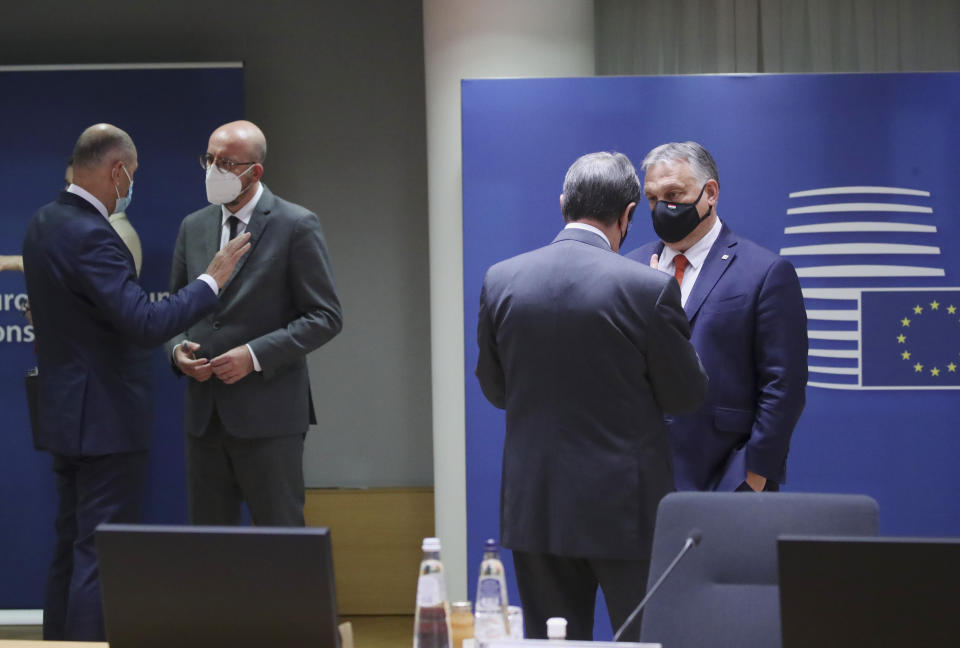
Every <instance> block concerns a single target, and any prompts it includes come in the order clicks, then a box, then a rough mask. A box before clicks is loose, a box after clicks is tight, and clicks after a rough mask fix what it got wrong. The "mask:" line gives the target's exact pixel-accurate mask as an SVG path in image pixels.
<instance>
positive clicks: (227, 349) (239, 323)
mask: <svg viewBox="0 0 960 648" xmlns="http://www.w3.org/2000/svg"><path fill="white" fill-rule="evenodd" d="M266 151H267V142H266V138H265V137H264V135H263V133H262V132H261V131H260V129H259V128H257V126H256V125H254V124H252V123H250V122H248V121H237V122H231V123H229V124H224V125H223V126H221V127H220V128H218V129H217V130H215V131H214V132H213V134H212V135H211V136H210V141H209V143H208V145H207V152H206V154H205V155H203V156H202V157H201V165H202V166H203V167H204V169H206V190H207V200H209V201H210V202H211V203H212V204H211V205H209V206H207V207H204V208H203V209H200V210H199V211H196V212H194V213H192V214H190V215H189V216H187V217H186V218H185V219H184V220H183V223H182V224H181V226H180V234H179V236H178V237H177V245H176V250H175V252H174V255H173V268H172V271H171V279H170V289H171V291H175V290H178V289H179V288H180V286H182V285H183V284H184V282H186V281H187V279H188V277H190V276H191V274H190V273H192V272H194V270H195V268H197V267H200V266H202V265H203V264H204V263H206V262H207V260H208V259H209V258H210V257H211V256H213V254H214V253H215V252H216V251H217V249H218V247H219V246H222V245H223V244H224V243H225V241H227V240H229V239H231V238H232V237H233V236H235V235H236V234H237V233H242V232H248V233H249V234H250V236H251V238H250V243H251V246H252V249H251V252H250V254H249V255H247V256H246V257H245V258H244V259H243V261H242V262H241V263H240V264H238V265H237V269H236V271H235V272H234V275H233V277H232V278H231V279H230V281H229V282H228V283H227V285H226V286H224V288H223V290H221V292H220V303H219V306H218V308H217V310H216V311H214V312H213V313H212V314H211V315H209V316H208V317H206V318H205V319H203V320H201V321H200V322H198V323H197V324H195V325H193V326H191V327H190V328H188V329H186V330H185V331H184V332H183V333H182V334H180V335H178V336H177V337H175V338H173V339H172V340H170V341H169V342H168V343H167V350H168V353H169V354H170V358H171V360H172V362H173V368H174V371H175V372H176V373H178V374H182V375H185V376H186V377H187V398H186V417H185V427H186V433H187V479H188V498H189V509H190V521H191V522H192V523H194V524H239V523H240V521H241V506H242V504H243V503H246V504H247V507H248V509H249V510H250V516H251V518H252V520H253V522H254V524H257V525H268V526H302V525H303V523H304V520H303V501H304V484H303V442H304V437H305V435H306V432H307V428H308V426H309V424H310V423H314V422H316V421H315V419H314V416H313V404H312V400H311V396H310V381H309V376H308V374H307V364H306V355H307V354H308V353H309V352H310V351H312V350H314V349H316V348H318V347H320V346H321V345H323V344H325V343H326V342H327V341H329V340H330V339H331V338H333V337H334V336H335V335H336V334H337V333H339V331H340V327H341V323H342V317H341V312H340V302H339V300H338V299H337V294H336V291H335V289H334V285H333V279H332V276H331V271H330V262H329V259H328V255H327V247H326V244H325V242H324V238H323V233H322V231H321V228H320V221H319V220H318V219H317V217H316V215H314V214H313V213H311V212H310V211H309V210H307V209H304V208H303V207H300V206H299V205H295V204H293V203H290V202H287V201H285V200H283V199H281V198H279V197H277V196H275V195H274V194H273V193H272V192H271V191H270V190H269V189H267V187H266V186H265V185H264V184H263V183H262V182H261V181H260V180H261V178H262V177H263V173H264V159H265V157H266Z"/></svg>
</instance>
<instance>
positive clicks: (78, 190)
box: [67, 184, 110, 221]
mask: <svg viewBox="0 0 960 648" xmlns="http://www.w3.org/2000/svg"><path fill="white" fill-rule="evenodd" d="M67 193H72V194H74V195H75V196H80V197H81V198H83V199H84V200H86V201H87V202H88V203H90V204H91V205H93V206H94V207H96V208H97V211H98V212H100V215H101V216H103V217H104V218H106V219H107V220H108V221H109V220H110V214H108V213H107V206H106V205H104V204H103V203H102V202H100V199H99V198H97V197H96V196H94V195H93V194H92V193H90V192H89V191H87V190H86V189H84V188H83V187H81V186H79V185H75V184H71V185H70V186H69V187H67Z"/></svg>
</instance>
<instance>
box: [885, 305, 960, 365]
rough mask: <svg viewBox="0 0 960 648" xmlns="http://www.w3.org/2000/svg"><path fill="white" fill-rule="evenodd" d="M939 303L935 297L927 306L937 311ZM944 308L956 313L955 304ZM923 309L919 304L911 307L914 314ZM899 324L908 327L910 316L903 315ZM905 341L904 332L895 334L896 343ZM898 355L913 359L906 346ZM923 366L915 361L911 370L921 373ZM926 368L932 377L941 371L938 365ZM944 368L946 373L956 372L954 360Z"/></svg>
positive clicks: (950, 313) (949, 312)
mask: <svg viewBox="0 0 960 648" xmlns="http://www.w3.org/2000/svg"><path fill="white" fill-rule="evenodd" d="M941 305H942V304H941V303H940V302H938V301H937V300H936V299H934V300H933V301H932V302H930V306H929V308H930V310H931V311H938V310H940V306H941ZM946 310H947V314H948V315H956V314H957V307H956V306H955V305H953V304H950V305H948V306H947V308H946ZM923 311H924V307H923V306H921V305H920V304H917V305H916V306H914V307H913V314H914V315H922V314H923ZM900 326H901V328H904V329H908V328H910V318H909V316H908V317H904V318H903V319H902V320H900ZM906 343H907V336H906V335H905V334H904V333H901V334H900V335H898V336H897V344H906ZM900 357H901V358H902V359H904V360H911V359H913V358H911V357H910V351H909V350H908V349H906V348H904V350H903V351H902V352H900ZM924 368H925V367H924V366H923V364H921V363H920V362H915V363H914V365H913V371H914V373H923V370H924ZM927 370H928V371H929V372H930V375H931V376H933V377H934V378H937V377H939V376H940V374H941V373H942V372H941V369H940V367H936V366H935V367H930V368H929V369H927ZM946 370H947V372H948V373H957V364H956V363H955V362H950V363H949V364H948V365H947V366H946Z"/></svg>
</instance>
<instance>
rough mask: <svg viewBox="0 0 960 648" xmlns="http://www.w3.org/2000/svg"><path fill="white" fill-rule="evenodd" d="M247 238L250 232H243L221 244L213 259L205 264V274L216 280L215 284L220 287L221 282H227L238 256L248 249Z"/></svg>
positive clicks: (248, 238)
mask: <svg viewBox="0 0 960 648" xmlns="http://www.w3.org/2000/svg"><path fill="white" fill-rule="evenodd" d="M249 240H250V232H244V233H243V234H241V235H240V236H238V237H237V238H235V239H233V240H231V241H229V242H228V243H227V244H226V245H224V246H223V249H222V250H220V251H219V252H217V253H216V255H214V257H213V261H211V262H210V265H208V266H207V270H206V274H208V275H210V276H211V277H213V280H214V281H216V282H217V286H219V287H220V288H223V284H225V283H227V280H228V279H229V278H230V275H232V274H233V269H234V268H235V267H236V265H237V261H239V260H240V257H242V256H243V255H244V254H246V253H247V250H249V249H250V243H249V242H248V241H249Z"/></svg>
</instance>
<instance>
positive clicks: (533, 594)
mask: <svg viewBox="0 0 960 648" xmlns="http://www.w3.org/2000/svg"><path fill="white" fill-rule="evenodd" d="M513 566H514V570H515V571H516V575H517V585H518V587H519V590H520V603H521V605H522V606H523V628H524V635H525V636H526V637H527V638H528V639H546V638H547V619H549V618H550V617H555V616H560V617H564V618H565V619H566V620H567V639H578V640H583V641H590V640H592V639H593V617H594V603H595V602H596V597H597V587H598V586H599V587H600V588H601V589H602V590H603V598H604V599H605V600H606V603H607V612H608V614H609V615H610V625H612V626H613V630H614V632H616V630H617V628H619V627H620V625H621V624H623V622H624V621H626V620H627V617H628V616H630V613H631V612H632V611H633V608H635V607H636V605H637V603H639V602H640V601H641V599H643V595H644V593H645V592H646V589H647V573H648V572H649V571H650V561H649V560H614V559H593V558H568V557H565V556H555V555H553V554H545V553H531V552H526V551H514V552H513Z"/></svg>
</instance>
